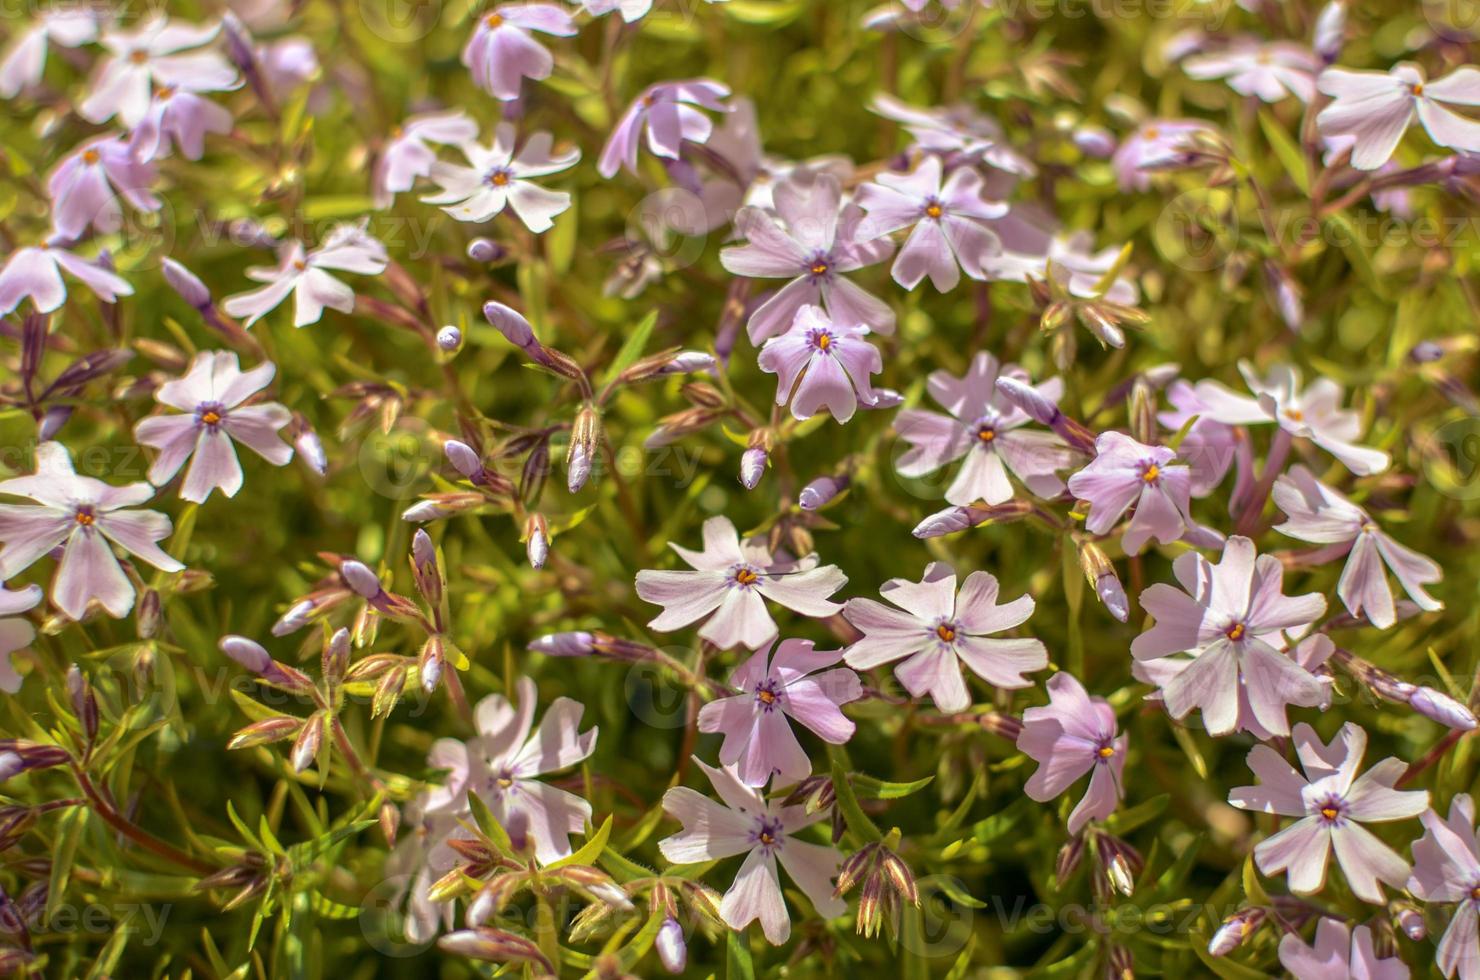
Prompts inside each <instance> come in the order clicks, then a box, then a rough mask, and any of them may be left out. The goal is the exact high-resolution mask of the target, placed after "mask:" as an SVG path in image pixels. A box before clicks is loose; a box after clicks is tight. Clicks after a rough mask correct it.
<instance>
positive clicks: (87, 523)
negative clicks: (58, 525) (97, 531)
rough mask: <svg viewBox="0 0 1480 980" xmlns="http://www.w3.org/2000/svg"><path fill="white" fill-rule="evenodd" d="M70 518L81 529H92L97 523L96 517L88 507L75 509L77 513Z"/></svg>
mask: <svg viewBox="0 0 1480 980" xmlns="http://www.w3.org/2000/svg"><path fill="white" fill-rule="evenodd" d="M72 518H73V520H75V521H76V522H77V523H78V524H79V525H80V526H82V527H92V526H93V525H94V524H96V523H97V520H98V515H97V514H95V513H93V509H92V507H91V506H90V505H87V504H84V505H83V506H81V507H79V508H77V511H76V512H75V513H74V514H73V515H72Z"/></svg>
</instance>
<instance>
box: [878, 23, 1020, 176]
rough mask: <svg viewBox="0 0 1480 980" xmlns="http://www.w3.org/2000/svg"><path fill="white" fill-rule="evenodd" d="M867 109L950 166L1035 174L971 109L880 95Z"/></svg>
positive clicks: (989, 122) (999, 130) (993, 126)
mask: <svg viewBox="0 0 1480 980" xmlns="http://www.w3.org/2000/svg"><path fill="white" fill-rule="evenodd" d="M916 9H918V8H916ZM869 109H870V110H871V111H873V112H876V113H878V114H879V115H881V116H883V117H884V118H885V119H890V120H893V121H894V122H897V123H899V124H900V125H901V126H903V127H904V128H905V130H906V131H907V132H908V133H909V134H910V136H912V137H914V140H915V144H916V145H917V146H918V147H919V148H920V149H922V150H924V151H925V152H927V153H934V154H938V155H941V156H950V157H952V162H953V163H962V164H985V165H986V166H988V167H992V168H994V169H996V170H998V171H1001V172H1002V173H1005V174H1011V175H1013V176H1014V177H1033V176H1036V175H1037V173H1038V168H1037V167H1035V166H1034V165H1033V161H1032V160H1030V159H1028V158H1027V157H1026V156H1024V155H1023V154H1022V153H1019V152H1018V151H1017V150H1015V149H1013V147H1012V146H1010V145H1009V144H1008V143H1007V142H1006V141H1005V137H1004V136H1003V133H1002V127H1001V126H999V125H998V124H997V121H996V120H995V119H992V118H990V117H989V116H984V115H982V114H981V113H980V112H978V111H977V110H976V109H975V108H973V107H972V106H970V105H965V104H957V105H950V106H938V107H935V106H932V107H922V106H917V105H911V104H910V103H908V102H904V101H902V100H900V99H896V98H894V97H893V96H892V95H887V94H885V93H882V92H881V93H878V94H877V95H875V96H874V97H873V99H872V100H871V101H870V102H869Z"/></svg>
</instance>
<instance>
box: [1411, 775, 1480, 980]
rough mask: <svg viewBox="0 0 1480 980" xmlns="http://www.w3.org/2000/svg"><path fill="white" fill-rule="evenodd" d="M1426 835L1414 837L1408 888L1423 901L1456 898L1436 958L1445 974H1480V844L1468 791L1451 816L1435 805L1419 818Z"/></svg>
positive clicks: (1471, 978)
mask: <svg viewBox="0 0 1480 980" xmlns="http://www.w3.org/2000/svg"><path fill="white" fill-rule="evenodd" d="M1419 819H1420V820H1422V821H1423V826H1424V835H1423V836H1422V837H1421V838H1419V839H1418V840H1416V841H1414V842H1413V874H1412V876H1411V877H1409V879H1408V890H1409V891H1410V892H1412V893H1413V894H1414V895H1415V896H1417V897H1418V898H1420V899H1422V900H1423V901H1425V902H1454V903H1456V905H1455V908H1454V913H1453V915H1452V916H1451V917H1450V919H1449V925H1448V927H1447V928H1445V930H1444V935H1443V937H1442V938H1440V940H1439V948H1438V950H1436V952H1435V960H1436V963H1437V965H1438V967H1439V972H1440V973H1442V974H1444V976H1446V977H1452V976H1454V975H1455V974H1456V973H1458V974H1459V976H1460V980H1476V978H1480V844H1477V843H1476V841H1475V804H1474V801H1473V800H1471V799H1470V795H1469V794H1468V793H1460V794H1459V795H1457V796H1455V798H1454V799H1453V800H1451V801H1450V803H1449V819H1448V820H1445V819H1444V818H1443V817H1441V816H1439V814H1437V813H1435V812H1434V811H1433V810H1428V811H1425V812H1424V813H1423V814H1422V815H1421V816H1420V817H1419Z"/></svg>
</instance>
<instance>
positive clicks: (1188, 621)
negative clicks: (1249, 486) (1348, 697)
mask: <svg viewBox="0 0 1480 980" xmlns="http://www.w3.org/2000/svg"><path fill="white" fill-rule="evenodd" d="M1172 572H1173V574H1174V575H1176V577H1177V581H1178V582H1179V583H1181V585H1182V588H1181V589H1178V588H1175V587H1173V586H1171V585H1167V584H1165V583H1157V584H1155V585H1153V586H1151V587H1150V588H1148V589H1146V590H1145V591H1144V592H1142V593H1141V606H1142V608H1144V609H1145V610H1146V611H1147V612H1148V613H1150V614H1151V615H1152V616H1153V617H1155V619H1156V623H1155V625H1154V626H1152V627H1151V628H1150V629H1149V630H1147V631H1146V632H1144V633H1142V634H1141V635H1140V636H1138V637H1136V639H1135V640H1134V641H1133V642H1132V643H1131V655H1132V656H1133V657H1135V658H1136V659H1137V660H1155V659H1157V658H1161V657H1170V656H1172V655H1173V654H1178V653H1190V654H1192V655H1193V660H1192V662H1191V663H1189V664H1188V665H1187V666H1186V667H1184V668H1183V669H1182V670H1181V671H1180V672H1179V673H1178V674H1177V675H1176V676H1175V677H1173V678H1172V679H1171V680H1170V682H1169V683H1168V684H1167V685H1166V687H1165V688H1163V690H1162V692H1161V694H1162V699H1163V700H1164V701H1165V702H1166V707H1167V711H1168V712H1169V713H1170V714H1171V716H1172V717H1173V718H1182V717H1185V716H1186V715H1187V713H1188V712H1190V711H1192V709H1194V708H1199V709H1201V710H1202V717H1203V726H1204V727H1205V728H1207V730H1208V733H1209V734H1211V735H1227V734H1228V733H1230V732H1232V731H1234V730H1235V728H1236V726H1237V724H1238V720H1239V703H1240V697H1241V695H1247V697H1248V703H1249V707H1250V710H1251V711H1252V712H1253V715H1254V717H1255V719H1256V720H1257V721H1258V723H1259V724H1260V725H1262V726H1263V727H1264V729H1266V730H1267V731H1270V732H1273V733H1274V734H1276V735H1285V734H1288V733H1289V722H1288V721H1287V720H1286V718H1285V707H1286V706H1287V705H1290V704H1297V705H1303V706H1307V707H1309V706H1313V705H1315V704H1317V703H1319V702H1320V700H1321V697H1322V694H1323V691H1322V687H1321V684H1320V683H1319V682H1318V681H1317V680H1316V678H1315V677H1314V676H1312V675H1311V673H1310V672H1309V671H1307V670H1305V669H1304V668H1303V667H1300V666H1299V665H1298V664H1296V663H1295V662H1294V661H1293V660H1291V659H1290V657H1288V656H1286V655H1285V654H1283V653H1281V652H1280V650H1279V647H1280V646H1283V644H1284V641H1285V639H1286V637H1287V636H1288V637H1296V636H1299V635H1301V634H1302V633H1304V632H1305V631H1306V630H1307V629H1309V628H1310V626H1311V624H1312V623H1314V622H1315V620H1316V619H1317V618H1319V617H1320V615H1321V614H1322V613H1323V612H1325V610H1326V600H1325V599H1324V598H1323V597H1322V596H1321V595H1320V594H1319V593H1315V592H1311V593H1307V594H1306V595H1302V596H1286V595H1285V594H1284V593H1283V591H1282V587H1283V583H1284V567H1283V566H1282V565H1281V564H1280V560H1279V559H1278V558H1275V557H1274V556H1273V555H1258V554H1256V553H1255V550H1254V542H1252V541H1250V540H1249V539H1248V538H1245V537H1239V536H1234V537H1231V538H1229V539H1228V542H1227V543H1226V544H1225V545H1224V546H1223V557H1222V559H1221V560H1220V561H1219V563H1218V564H1216V565H1214V564H1212V563H1211V562H1209V561H1208V560H1207V559H1206V558H1204V557H1203V556H1202V555H1199V554H1197V553H1195V552H1188V553H1186V554H1184V555H1181V556H1180V557H1178V558H1177V560H1176V561H1175V562H1173V563H1172ZM1183 590H1185V591H1183Z"/></svg>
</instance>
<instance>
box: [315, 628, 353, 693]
mask: <svg viewBox="0 0 1480 980" xmlns="http://www.w3.org/2000/svg"><path fill="white" fill-rule="evenodd" d="M322 667H323V671H324V678H325V679H326V680H327V681H328V682H329V684H330V685H331V686H332V685H335V684H338V683H339V682H340V681H341V680H343V679H344V672H345V671H346V670H348V669H349V630H347V629H345V628H344V627H342V626H341V627H340V628H339V629H337V630H335V631H334V635H333V636H331V637H329V642H328V643H326V644H325V645H324V655H323V657H322Z"/></svg>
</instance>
